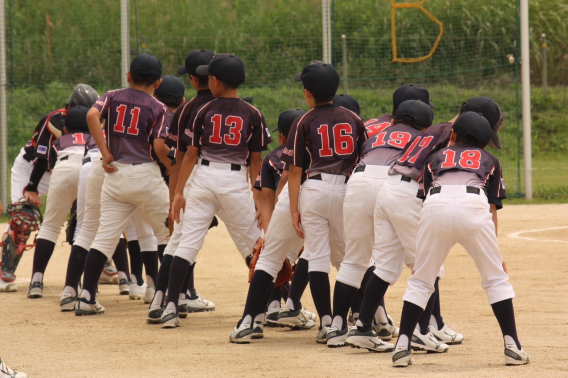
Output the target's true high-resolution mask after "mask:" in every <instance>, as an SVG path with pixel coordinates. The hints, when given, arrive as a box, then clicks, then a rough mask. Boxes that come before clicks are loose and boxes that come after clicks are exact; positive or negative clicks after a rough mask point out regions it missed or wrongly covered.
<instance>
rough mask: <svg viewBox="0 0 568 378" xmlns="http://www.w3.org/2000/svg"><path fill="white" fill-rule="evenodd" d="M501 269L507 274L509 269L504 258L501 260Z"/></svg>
mask: <svg viewBox="0 0 568 378" xmlns="http://www.w3.org/2000/svg"><path fill="white" fill-rule="evenodd" d="M503 270H504V271H505V273H507V274H509V270H508V269H507V263H506V262H505V260H503Z"/></svg>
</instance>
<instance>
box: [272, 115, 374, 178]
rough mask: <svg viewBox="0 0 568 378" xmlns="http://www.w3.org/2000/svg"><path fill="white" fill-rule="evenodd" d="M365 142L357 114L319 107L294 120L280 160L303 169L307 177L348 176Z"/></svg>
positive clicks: (363, 128) (365, 134)
mask: <svg viewBox="0 0 568 378" xmlns="http://www.w3.org/2000/svg"><path fill="white" fill-rule="evenodd" d="M366 140H367V131H366V130H365V126H364V125H363V122H362V121H361V118H359V116H358V115H357V114H355V113H353V112H352V111H351V110H348V109H346V108H344V107H341V106H336V105H332V104H329V105H320V106H317V107H315V108H313V109H312V110H310V111H309V112H307V113H306V114H304V115H303V116H301V117H299V118H298V119H296V120H295V121H294V123H293V124H292V127H291V128H290V132H289V133H288V139H287V141H286V148H285V149H284V151H283V154H282V160H283V161H284V162H286V163H289V164H293V165H295V166H297V167H302V168H303V172H304V176H307V177H311V176H313V175H317V174H320V173H327V174H332V175H343V176H348V175H349V174H350V172H351V170H353V168H354V167H355V164H357V162H358V161H359V156H360V155H361V150H362V148H363V143H364V142H365V141H366ZM304 178H305V177H304Z"/></svg>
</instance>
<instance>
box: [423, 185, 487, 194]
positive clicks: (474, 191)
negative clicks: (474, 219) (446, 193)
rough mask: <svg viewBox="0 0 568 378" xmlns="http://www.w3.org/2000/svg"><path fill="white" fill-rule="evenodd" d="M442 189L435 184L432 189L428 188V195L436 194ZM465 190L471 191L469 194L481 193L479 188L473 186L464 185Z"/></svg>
mask: <svg viewBox="0 0 568 378" xmlns="http://www.w3.org/2000/svg"><path fill="white" fill-rule="evenodd" d="M441 191H442V187H441V186H436V187H434V188H432V189H430V195H432V194H438V193H440V192H441ZM465 191H466V192H467V193H471V194H479V193H481V190H479V188H475V187H473V186H466V187H465Z"/></svg>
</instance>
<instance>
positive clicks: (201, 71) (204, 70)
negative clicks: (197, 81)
mask: <svg viewBox="0 0 568 378" xmlns="http://www.w3.org/2000/svg"><path fill="white" fill-rule="evenodd" d="M195 73H196V74H198V75H199V76H207V75H209V65H206V66H198V67H197V68H196V69H195Z"/></svg>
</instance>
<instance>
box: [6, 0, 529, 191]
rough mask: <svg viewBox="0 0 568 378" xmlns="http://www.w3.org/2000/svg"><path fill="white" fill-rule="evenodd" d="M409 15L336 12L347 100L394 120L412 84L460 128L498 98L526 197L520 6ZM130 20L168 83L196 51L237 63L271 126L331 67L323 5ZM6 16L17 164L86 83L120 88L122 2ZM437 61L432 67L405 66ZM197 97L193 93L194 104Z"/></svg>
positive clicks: (137, 13) (452, 4)
mask: <svg viewBox="0 0 568 378" xmlns="http://www.w3.org/2000/svg"><path fill="white" fill-rule="evenodd" d="M393 4H395V7H394V10H393ZM400 4H403V5H402V6H401V5H400ZM404 4H406V5H404ZM408 4H411V3H410V2H407V1H403V0H397V1H396V2H394V1H393V2H392V3H391V2H387V1H384V0H383V1H373V0H332V1H331V15H330V17H331V58H332V63H333V64H334V65H335V66H336V67H337V68H338V71H339V72H340V74H341V75H342V79H343V83H342V88H341V89H340V91H341V92H345V91H347V90H348V91H349V94H351V95H352V96H354V97H355V98H356V99H357V100H358V101H359V102H360V104H361V112H362V117H363V118H365V119H367V118H371V117H373V116H378V115H380V114H382V113H388V112H390V111H392V92H393V90H394V89H396V87H397V86H399V85H400V84H403V83H411V82H413V83H420V84H423V85H425V86H426V87H428V88H429V90H430V92H431V99H432V101H433V102H434V103H435V105H436V110H435V121H445V120H449V119H451V118H453V116H454V115H455V114H456V113H457V111H458V109H459V107H460V105H461V103H462V102H464V101H465V100H467V99H468V98H469V97H473V96H478V95H486V96H489V97H492V98H494V99H495V100H496V101H497V102H498V103H499V104H500V106H501V108H502V109H503V113H504V115H505V124H504V127H503V128H502V130H501V131H500V137H501V139H502V141H503V143H502V144H503V146H504V148H503V150H501V151H497V152H496V155H497V156H498V157H499V158H500V159H501V160H502V163H503V167H504V174H505V179H506V182H507V184H508V188H507V189H508V191H509V193H510V194H513V195H514V194H519V193H521V191H522V188H521V184H520V183H521V172H520V171H521V170H520V162H521V158H520V141H521V135H520V130H519V114H520V109H519V90H518V80H517V78H518V68H519V65H518V63H519V62H518V57H519V56H520V53H519V51H518V50H519V49H518V46H519V43H518V34H519V33H518V21H517V19H518V10H517V6H516V2H512V1H506V0H493V1H486V0H464V1H451V0H428V1H426V2H425V3H424V4H423V5H422V7H423V9H421V8H417V7H408ZM129 12H130V45H131V51H130V53H131V55H132V56H134V55H136V54H137V53H140V52H148V53H152V54H154V55H156V56H157V57H158V58H159V59H160V60H161V61H162V64H163V67H164V74H175V73H176V70H177V68H178V67H179V66H180V65H182V64H183V62H184V59H185V56H186V55H187V53H188V52H189V51H190V50H192V49H201V48H205V49H210V50H212V51H214V52H230V53H234V54H237V55H238V56H240V57H241V58H242V59H243V61H244V62H245V66H246V73H247V79H246V83H245V85H244V86H243V87H242V89H241V90H240V94H241V95H242V96H253V97H254V105H255V106H257V107H258V108H259V109H260V110H261V111H262V112H263V113H264V114H265V116H266V119H267V121H268V123H269V124H272V125H275V123H276V120H277V117H278V114H279V113H280V112H281V111H282V110H285V109H288V108H304V109H305V108H306V104H305V103H304V101H303V97H302V94H301V90H300V87H299V85H298V84H296V83H294V82H293V75H294V73H296V72H298V71H299V70H301V68H302V67H303V66H304V65H306V64H307V63H308V62H310V61H311V60H313V59H321V58H322V14H321V13H322V2H321V0H270V1H266V0H208V1H198V0H170V1H167V2H163V1H155V0H130V2H129ZM6 15H7V33H6V35H7V43H8V54H7V59H8V81H9V141H10V143H9V144H10V146H9V158H10V162H12V161H13V159H14V158H15V157H16V156H17V154H18V152H19V149H20V148H21V147H22V146H23V144H24V143H25V142H26V141H27V140H28V139H29V138H30V137H31V135H32V132H33V128H34V127H35V125H36V123H37V121H38V120H39V119H40V118H41V117H42V115H43V114H45V113H46V112H48V111H50V110H52V109H56V108H59V107H62V106H64V105H65V102H66V100H67V97H68V95H69V93H70V92H71V90H72V88H73V87H74V85H76V84H77V83H80V82H82V83H87V84H90V85H92V86H93V87H95V88H96V89H97V90H98V91H99V92H100V93H101V94H102V93H104V92H105V91H106V90H108V89H111V88H117V87H119V86H120V83H121V71H120V59H121V51H120V49H121V47H120V46H121V44H120V2H119V1H95V0H66V1H56V0H44V1H34V0H18V1H15V0H8V1H7V10H6ZM393 21H394V26H393ZM440 25H441V27H440ZM441 28H443V34H442V36H441V38H439V36H440V31H441ZM393 33H394V34H393ZM343 35H344V36H345V37H344V38H342V36H343ZM393 39H394V40H395V42H396V51H395V48H394V46H393ZM438 39H439V43H438V44H437V40H438ZM434 47H435V49H434ZM432 51H433V53H432V55H431V57H430V58H428V59H425V60H420V61H417V62H412V63H404V62H400V60H408V59H410V60H415V58H420V57H425V56H428V55H429V54H430V53H431V52H432ZM395 53H396V58H397V60H399V62H393V58H395ZM344 62H346V64H344ZM183 80H184V81H186V79H185V78H183ZM192 96H193V90H192V89H191V88H190V87H189V85H188V91H187V93H186V98H190V97H192ZM492 152H494V151H492Z"/></svg>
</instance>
